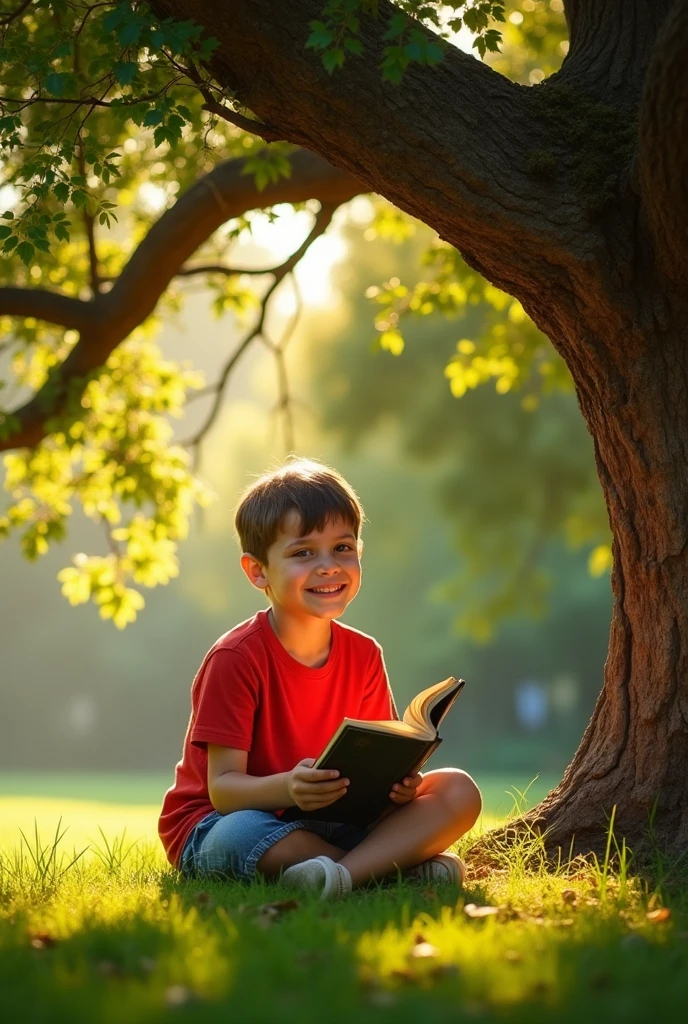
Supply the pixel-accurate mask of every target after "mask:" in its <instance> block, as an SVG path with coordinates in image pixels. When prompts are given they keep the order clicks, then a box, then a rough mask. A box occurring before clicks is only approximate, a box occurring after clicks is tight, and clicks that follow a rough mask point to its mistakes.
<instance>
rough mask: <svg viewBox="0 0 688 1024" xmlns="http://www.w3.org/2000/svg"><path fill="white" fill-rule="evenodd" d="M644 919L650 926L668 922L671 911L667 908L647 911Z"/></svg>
mask: <svg viewBox="0 0 688 1024" xmlns="http://www.w3.org/2000/svg"><path fill="white" fill-rule="evenodd" d="M645 917H646V918H647V919H648V921H651V922H652V924H661V923H662V922H663V921H668V920H669V918H670V917H671V911H670V910H669V908H668V907H658V909H657V910H648V912H647V914H646V915H645Z"/></svg>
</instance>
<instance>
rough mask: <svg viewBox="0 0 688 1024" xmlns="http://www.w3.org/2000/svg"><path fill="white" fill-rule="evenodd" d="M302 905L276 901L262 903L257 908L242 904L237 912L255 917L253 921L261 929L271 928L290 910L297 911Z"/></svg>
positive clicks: (296, 902)
mask: <svg viewBox="0 0 688 1024" xmlns="http://www.w3.org/2000/svg"><path fill="white" fill-rule="evenodd" d="M300 905H301V904H300V903H299V901H298V900H295V899H287V900H274V901H273V902H272V903H261V904H260V906H258V907H257V906H255V904H253V903H241V904H240V905H239V906H238V907H237V910H238V911H239V913H240V914H246V915H250V916H252V917H253V920H254V921H255V923H256V924H257V925H258V926H259V927H260V928H269V927H270V925H272V924H274V923H275V921H276V920H277V919H278V918H279V917H280V915H281V914H284V913H286V912H287V911H289V910H297V909H298V907H299V906H300Z"/></svg>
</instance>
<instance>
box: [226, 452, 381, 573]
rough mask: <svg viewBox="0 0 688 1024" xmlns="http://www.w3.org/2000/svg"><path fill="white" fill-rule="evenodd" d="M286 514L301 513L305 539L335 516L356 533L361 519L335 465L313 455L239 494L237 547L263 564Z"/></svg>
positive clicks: (358, 506) (294, 461)
mask: <svg viewBox="0 0 688 1024" xmlns="http://www.w3.org/2000/svg"><path fill="white" fill-rule="evenodd" d="M290 512H296V513H297V514H298V516H299V517H300V520H301V526H300V530H301V534H302V536H304V537H305V536H307V535H308V534H309V533H312V532H313V531H314V530H322V529H324V527H325V524H326V523H327V522H329V521H331V520H333V519H343V520H344V521H345V522H346V523H347V524H348V525H349V526H351V527H352V529H353V531H354V533H355V535H356V537H358V535H359V532H360V529H361V524H362V523H363V519H364V515H363V508H362V507H361V503H360V501H359V499H358V495H357V494H356V492H355V491H354V489H353V487H352V486H351V484H349V483H347V481H346V480H345V479H344V477H343V476H341V474H340V473H338V472H337V470H336V469H331V468H330V467H329V466H325V465H323V464H322V463H321V462H316V461H314V460H312V459H292V460H291V461H290V462H287V463H286V465H284V466H281V467H280V468H279V469H275V470H272V472H269V473H265V474H264V475H263V476H261V477H260V479H258V480H256V481H255V482H254V483H252V484H251V485H250V486H249V487H248V488H247V489H246V490H245V491H244V493H243V494H242V496H241V498H240V500H239V504H238V506H237V510H236V515H235V517H234V525H235V527H236V531H237V534H238V535H239V543H240V544H241V550H242V551H246V552H248V553H249V554H251V555H253V557H254V558H257V559H258V561H259V562H260V564H261V565H267V560H268V548H269V547H270V546H271V544H273V543H274V542H275V540H276V539H277V535H278V533H279V531H280V530H281V528H282V525H283V523H284V520H285V517H286V516H287V515H288V514H289V513H290Z"/></svg>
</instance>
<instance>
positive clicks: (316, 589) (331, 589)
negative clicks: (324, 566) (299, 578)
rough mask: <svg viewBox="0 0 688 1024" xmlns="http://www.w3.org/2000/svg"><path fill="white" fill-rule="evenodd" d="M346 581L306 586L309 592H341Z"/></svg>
mask: <svg viewBox="0 0 688 1024" xmlns="http://www.w3.org/2000/svg"><path fill="white" fill-rule="evenodd" d="M345 586H346V583H337V584H335V585H334V586H329V587H306V589H307V591H308V593H309V594H328V595H329V594H341V592H342V590H344V588H345Z"/></svg>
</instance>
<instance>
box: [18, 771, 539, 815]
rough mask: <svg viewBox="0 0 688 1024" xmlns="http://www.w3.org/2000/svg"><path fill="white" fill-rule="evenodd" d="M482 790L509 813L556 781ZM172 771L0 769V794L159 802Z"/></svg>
mask: <svg viewBox="0 0 688 1024" xmlns="http://www.w3.org/2000/svg"><path fill="white" fill-rule="evenodd" d="M475 778H476V781H477V783H478V785H479V786H480V789H481V791H482V794H483V803H484V807H485V812H486V814H487V815H489V816H490V817H500V816H504V815H506V814H508V813H509V811H510V810H511V808H512V805H513V796H512V795H511V794H512V793H513V792H514V789H517V790H520V791H521V792H523V791H524V790H525V789H527V788H528V787H529V786H530V788H529V789H528V800H527V802H528V803H529V804H534V803H537V802H538V801H539V800H540V799H542V797H543V796H544V795H545V794H546V793H547V792H548V790H550V789H551V788H552V787H553V786H555V785H556V784H557V782H558V781H559V779H558V778H557V777H556V776H554V775H541V776H534V775H522V774H521V775H519V774H513V775H500V774H493V773H489V772H485V773H482V774H477V775H476V776H475ZM173 781H174V772H173V771H170V772H164V773H161V772H130V773H126V772H111V773H102V772H94V773H92V774H91V773H89V774H84V773H76V772H53V773H50V774H48V773H46V772H35V773H34V772H0V799H2V797H9V796H13V797H17V796H21V797H32V796H40V797H66V798H69V799H72V800H94V801H97V802H98V803H116V804H150V805H159V804H160V802H161V800H162V795H163V793H164V792H165V790H166V789H167V788H168V787H169V786H170V785H172V783H173Z"/></svg>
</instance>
